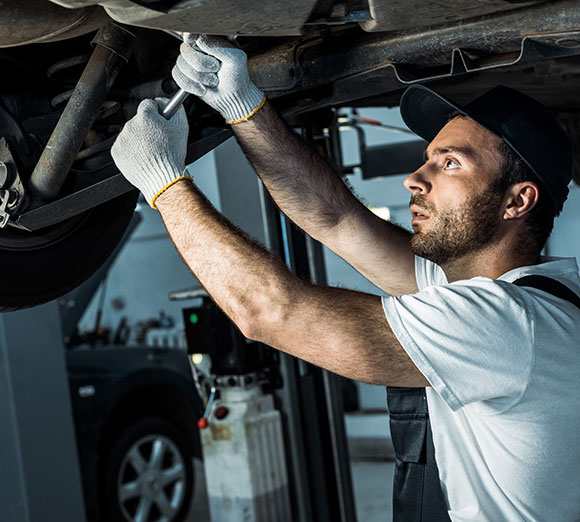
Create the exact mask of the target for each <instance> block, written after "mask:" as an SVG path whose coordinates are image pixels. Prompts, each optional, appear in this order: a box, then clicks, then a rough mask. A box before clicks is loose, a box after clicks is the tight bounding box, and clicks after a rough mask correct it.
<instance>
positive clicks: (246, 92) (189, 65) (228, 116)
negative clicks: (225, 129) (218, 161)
mask: <svg viewBox="0 0 580 522" xmlns="http://www.w3.org/2000/svg"><path fill="white" fill-rule="evenodd" d="M247 62H248V58H247V56H246V53H244V51H242V50H241V49H238V48H237V47H236V46H235V45H233V44H231V43H230V42H228V41H227V40H225V39H223V38H219V37H217V36H205V35H201V36H199V37H197V39H194V38H192V37H191V36H190V37H189V38H186V39H185V41H184V42H183V43H182V44H181V54H180V55H179V57H178V58H177V63H176V64H175V67H174V68H173V71H172V74H173V79H174V80H175V81H176V83H177V85H179V87H181V88H182V89H184V90H186V91H188V92H190V93H192V94H195V95H196V96H199V97H200V98H201V99H202V100H203V101H205V102H206V103H207V104H208V105H209V106H210V107H213V108H214V109H216V110H217V111H218V112H219V113H220V114H221V115H222V116H223V117H224V118H225V120H226V122H227V123H230V124H234V123H239V122H241V121H245V120H247V119H248V118H250V117H251V116H253V115H254V114H255V113H256V112H257V111H258V110H259V109H260V108H261V107H262V106H263V105H264V102H265V100H266V98H265V96H264V93H263V92H262V91H260V89H258V88H257V87H256V86H255V85H254V84H253V83H252V81H251V80H250V75H249V74H248V66H247Z"/></svg>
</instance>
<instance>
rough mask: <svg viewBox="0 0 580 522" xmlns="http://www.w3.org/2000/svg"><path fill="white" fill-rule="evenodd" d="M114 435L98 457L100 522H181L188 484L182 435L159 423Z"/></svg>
mask: <svg viewBox="0 0 580 522" xmlns="http://www.w3.org/2000/svg"><path fill="white" fill-rule="evenodd" d="M116 433H117V435H116V436H115V438H114V440H113V442H112V444H111V446H110V448H109V451H108V452H107V454H106V455H103V456H102V457H101V458H102V462H101V479H102V480H101V507H102V520H103V521H107V522H137V521H140V522H154V521H158V520H163V521H164V522H181V521H183V520H185V517H186V516H187V513H188V511H189V506H190V503H191V496H192V491H193V480H194V479H193V461H192V459H193V454H192V449H191V444H190V443H188V441H187V439H186V438H185V436H184V434H183V432H181V431H180V430H179V429H178V428H177V427H176V426H175V425H174V424H172V423H171V422H169V421H167V420H165V419H161V418H157V417H145V418H141V419H137V420H135V421H134V422H132V423H130V424H127V425H125V426H124V427H122V428H121V429H119V430H118V431H117V432H116ZM155 452H158V453H156V454H157V456H158V457H159V458H158V459H156V457H155ZM155 463H157V464H155ZM170 470H171V471H170ZM139 515H141V516H139ZM164 516H165V518H163V517H164Z"/></svg>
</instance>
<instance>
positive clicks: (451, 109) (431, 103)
mask: <svg viewBox="0 0 580 522" xmlns="http://www.w3.org/2000/svg"><path fill="white" fill-rule="evenodd" d="M400 109H401V116H402V118H403V121H404V122H405V124H406V125H407V127H409V129H411V130H412V131H413V132H414V133H415V134H417V135H418V136H420V137H421V138H423V139H424V140H426V141H432V140H433V138H435V136H437V134H438V133H439V131H440V130H441V129H442V128H443V127H444V126H445V125H446V124H447V122H448V121H449V118H450V117H451V115H452V114H454V113H460V114H464V115H466V116H468V115H467V114H466V113H465V111H464V110H463V108H462V107H461V106H460V105H457V104H455V103H453V102H452V101H451V100H448V99H447V98H445V97H443V96H441V95H440V94H437V93H436V92H435V91H432V90H431V89H429V88H428V87H425V86H424V85H412V86H411V87H408V88H407V90H406V91H405V92H404V93H403V96H402V97H401V103H400Z"/></svg>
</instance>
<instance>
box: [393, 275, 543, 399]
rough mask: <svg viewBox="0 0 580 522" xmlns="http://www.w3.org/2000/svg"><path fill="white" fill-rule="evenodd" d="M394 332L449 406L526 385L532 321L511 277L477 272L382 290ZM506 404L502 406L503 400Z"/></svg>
mask: <svg viewBox="0 0 580 522" xmlns="http://www.w3.org/2000/svg"><path fill="white" fill-rule="evenodd" d="M383 309H384V311H385V315H386V318H387V321H388V323H389V326H390V327H391V329H392V330H393V333H394V334H395V336H396V337H397V339H398V340H399V342H400V343H401V345H402V346H403V348H404V349H405V351H406V352H407V354H408V355H409V357H410V358H411V359H412V360H413V362H414V363H415V365H416V366H417V368H418V369H419V370H420V371H421V372H422V373H423V375H424V376H425V378H426V379H427V380H428V381H429V382H430V383H431V385H432V386H433V388H434V389H435V391H437V393H438V394H439V395H440V396H441V397H442V398H443V399H444V400H445V402H446V403H447V404H448V405H449V407H450V408H451V409H453V410H457V409H459V408H461V407H462V406H465V405H466V404H470V403H472V402H476V401H491V400H497V401H498V404H502V405H505V406H506V407H509V405H511V404H515V403H516V402H517V401H518V400H519V399H520V398H521V396H522V395H523V393H524V392H525V389H526V387H527V384H528V379H529V375H530V371H531V366H532V360H533V346H534V343H533V322H532V321H531V320H530V318H529V314H528V313H527V311H526V309H525V305H524V303H523V302H522V301H521V300H519V299H518V298H517V294H516V292H515V291H514V290H513V288H512V285H511V284H510V283H505V282H498V281H493V280H491V279H487V278H475V279H470V280H468V281H458V282H455V283H451V284H446V285H442V286H429V287H427V288H425V289H424V290H422V291H420V292H419V293H417V294H413V295H402V296H393V297H384V298H383ZM502 409H505V408H502Z"/></svg>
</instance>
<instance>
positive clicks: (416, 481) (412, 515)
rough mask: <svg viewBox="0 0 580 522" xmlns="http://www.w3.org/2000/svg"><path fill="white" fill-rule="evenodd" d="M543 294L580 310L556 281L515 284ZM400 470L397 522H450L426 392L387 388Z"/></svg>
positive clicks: (578, 299)
mask: <svg viewBox="0 0 580 522" xmlns="http://www.w3.org/2000/svg"><path fill="white" fill-rule="evenodd" d="M513 284H515V285H518V286H528V287H533V288H537V289H538V290H543V291H544V292H547V293H549V294H552V295H554V296H556V297H559V298H561V299H565V300H566V301H568V302H570V303H572V304H574V305H575V306H577V307H578V308H579V309H580V297H578V295H576V294H575V293H574V292H572V290H570V289H569V288H568V287H567V286H566V285H564V284H562V283H560V282H559V281H556V280H555V279H552V278H549V277H545V276H540V275H529V276H524V277H521V278H520V279H517V280H516V281H514V282H513ZM387 406H388V409H389V422H390V426H391V437H392V440H393V446H394V449H395V457H396V469H395V480H394V484H393V522H450V518H449V515H448V513H447V503H446V501H445V498H444V496H443V492H442V490H441V482H440V480H439V470H438V468H437V462H436V461H435V450H434V448H433V436H432V433H431V424H430V422H429V411H428V408H427V398H426V396H425V388H397V387H393V386H388V387H387Z"/></svg>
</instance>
